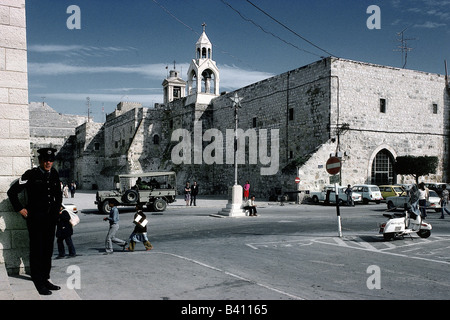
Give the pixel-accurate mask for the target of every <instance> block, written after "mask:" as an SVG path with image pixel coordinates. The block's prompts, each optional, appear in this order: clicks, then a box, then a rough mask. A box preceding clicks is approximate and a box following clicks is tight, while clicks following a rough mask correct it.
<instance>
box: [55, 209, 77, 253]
mask: <svg viewBox="0 0 450 320" xmlns="http://www.w3.org/2000/svg"><path fill="white" fill-rule="evenodd" d="M72 235H73V227H72V224H71V223H70V214H69V212H67V210H65V209H64V210H62V211H61V212H60V213H59V216H58V221H57V223H56V239H57V240H56V243H57V244H58V256H57V259H61V258H64V257H65V256H66V252H65V251H66V250H65V248H64V242H65V243H66V244H67V249H68V250H69V257H75V256H76V255H77V254H76V251H75V246H74V245H73V241H72Z"/></svg>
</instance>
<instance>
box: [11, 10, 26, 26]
mask: <svg viewBox="0 0 450 320" xmlns="http://www.w3.org/2000/svg"><path fill="white" fill-rule="evenodd" d="M10 10H11V11H10V18H9V24H10V25H11V26H15V27H20V28H25V27H26V17H25V10H23V9H22V8H14V7H11V9H10Z"/></svg>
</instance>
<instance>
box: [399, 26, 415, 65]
mask: <svg viewBox="0 0 450 320" xmlns="http://www.w3.org/2000/svg"><path fill="white" fill-rule="evenodd" d="M408 28H409V27H408ZM408 28H405V29H403V30H402V31H400V32H397V35H398V36H399V39H398V41H399V42H401V45H400V46H398V49H397V50H395V51H401V52H402V68H403V69H405V67H406V64H407V63H408V52H410V51H412V50H413V48H410V47H408V41H411V40H416V38H405V31H406V30H408Z"/></svg>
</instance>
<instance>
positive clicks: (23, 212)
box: [19, 208, 28, 218]
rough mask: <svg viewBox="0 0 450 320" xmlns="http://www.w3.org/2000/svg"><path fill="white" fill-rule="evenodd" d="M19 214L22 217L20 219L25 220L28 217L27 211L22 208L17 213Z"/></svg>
mask: <svg viewBox="0 0 450 320" xmlns="http://www.w3.org/2000/svg"><path fill="white" fill-rule="evenodd" d="M19 213H20V214H21V215H22V217H24V218H27V217H28V210H27V209H25V208H23V209H22V210H20V211H19Z"/></svg>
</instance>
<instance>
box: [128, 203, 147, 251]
mask: <svg viewBox="0 0 450 320" xmlns="http://www.w3.org/2000/svg"><path fill="white" fill-rule="evenodd" d="M133 222H134V224H135V225H136V226H135V227H134V230H133V233H132V234H131V235H130V239H129V240H130V245H129V247H128V248H127V250H128V251H134V249H135V247H136V242H142V243H143V244H144V247H145V250H146V251H148V250H152V249H153V245H152V244H151V243H150V241H148V236H147V224H148V220H147V217H146V215H145V214H144V212H143V210H142V207H141V206H140V205H137V206H136V213H135V215H134V218H133Z"/></svg>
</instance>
